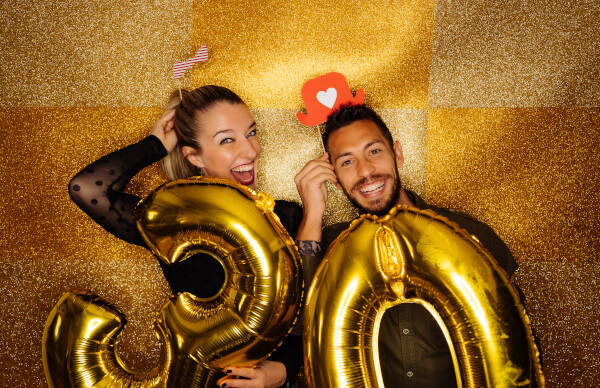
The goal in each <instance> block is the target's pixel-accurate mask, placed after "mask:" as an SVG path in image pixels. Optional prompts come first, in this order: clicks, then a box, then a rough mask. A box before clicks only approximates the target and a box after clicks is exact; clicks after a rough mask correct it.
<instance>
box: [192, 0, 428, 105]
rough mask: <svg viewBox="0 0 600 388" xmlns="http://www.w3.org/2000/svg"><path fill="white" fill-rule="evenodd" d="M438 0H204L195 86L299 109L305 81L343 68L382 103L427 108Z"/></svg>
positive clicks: (198, 17) (197, 16)
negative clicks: (203, 55) (202, 48)
mask: <svg viewBox="0 0 600 388" xmlns="http://www.w3.org/2000/svg"><path fill="white" fill-rule="evenodd" d="M432 29H433V2H432V1H425V0H410V1H391V2H385V4H383V3H377V2H357V1H352V0H341V1H336V2H323V1H286V0H269V1H263V0H250V1H244V2H241V1H233V0H226V1H219V2H198V3H196V4H195V7H194V31H193V36H194V40H195V42H197V44H198V45H199V44H200V43H206V44H207V46H208V48H209V57H210V59H209V62H208V63H207V64H204V65H201V66H197V67H195V68H194V69H193V80H194V84H196V85H203V84H211V83H213V84H217V85H224V86H227V87H230V88H231V89H232V90H234V91H236V92H238V93H239V94H240V96H241V97H242V98H243V99H244V100H245V101H247V102H248V104H249V105H250V106H251V107H253V108H291V109H300V108H302V107H303V105H304V104H303V102H302V99H301V95H300V89H301V88H302V85H303V84H304V82H306V81H307V80H309V79H311V78H314V77H317V76H319V75H322V74H325V73H329V72H331V71H337V72H340V73H342V74H344V75H345V76H346V77H347V79H348V82H349V84H350V87H351V88H352V89H359V88H365V90H366V93H367V102H368V103H369V104H371V105H373V106H376V107H383V108H398V107H416V108H425V107H426V106H427V98H428V94H427V93H428V87H429V64H430V57H431V40H432Z"/></svg>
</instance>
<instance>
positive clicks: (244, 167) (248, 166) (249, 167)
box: [231, 163, 254, 172]
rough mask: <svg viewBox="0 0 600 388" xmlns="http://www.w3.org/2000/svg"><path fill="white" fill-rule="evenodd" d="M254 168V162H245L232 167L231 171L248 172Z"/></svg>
mask: <svg viewBox="0 0 600 388" xmlns="http://www.w3.org/2000/svg"><path fill="white" fill-rule="evenodd" d="M253 168H254V165H253V164H252V163H250V164H244V165H242V166H237V167H234V168H232V169H231V171H233V172H246V171H252V169H253Z"/></svg>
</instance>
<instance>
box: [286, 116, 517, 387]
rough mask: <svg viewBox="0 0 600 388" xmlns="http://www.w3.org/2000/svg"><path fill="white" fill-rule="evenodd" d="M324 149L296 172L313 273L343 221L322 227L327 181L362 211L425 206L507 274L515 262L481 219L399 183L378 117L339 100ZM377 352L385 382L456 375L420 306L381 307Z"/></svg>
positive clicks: (443, 383) (397, 159)
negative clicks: (485, 251)
mask: <svg viewBox="0 0 600 388" xmlns="http://www.w3.org/2000/svg"><path fill="white" fill-rule="evenodd" d="M323 144H324V146H325V150H326V153H325V154H324V155H323V156H322V157H320V158H318V159H315V160H312V161H310V162H308V163H307V164H306V166H305V167H304V168H303V169H302V171H300V173H298V175H297V176H296V178H295V182H296V186H297V188H298V192H299V193H300V197H301V199H302V203H303V206H304V215H303V220H302V222H301V224H300V228H299V230H298V233H297V236H296V239H297V245H298V247H299V250H300V253H301V255H302V256H303V265H304V266H305V277H306V279H305V281H306V282H307V284H308V283H309V282H310V280H311V279H312V275H313V274H314V270H315V269H316V267H317V265H318V264H319V262H320V260H321V258H322V255H323V252H324V251H325V248H326V247H327V246H328V245H329V244H330V243H331V242H332V241H333V240H334V239H335V237H336V236H337V235H338V234H339V233H340V232H341V231H342V230H344V229H346V228H347V226H348V223H343V224H338V225H333V226H332V227H330V228H327V229H325V231H323V232H322V218H323V213H324V211H325V206H326V201H327V188H326V186H325V184H326V182H327V181H329V182H331V183H333V184H334V185H336V187H338V188H340V189H342V190H343V191H344V193H345V194H346V196H347V197H348V198H349V199H350V201H351V202H352V203H353V204H354V205H355V206H357V207H358V208H359V210H360V211H361V212H362V213H371V214H376V215H383V214H386V213H387V212H388V211H389V210H390V209H391V208H392V207H394V206H396V205H408V206H413V207H416V208H419V209H432V210H434V211H435V212H437V213H439V214H441V215H443V216H445V217H447V218H448V219H450V220H452V221H454V222H455V223H457V224H458V225H460V226H461V227H462V228H464V229H466V230H467V231H468V232H469V233H471V234H472V235H474V236H475V237H476V238H477V239H478V240H479V241H480V242H481V243H482V244H483V245H484V246H485V247H486V248H487V249H488V250H489V251H490V252H491V253H492V255H493V256H494V257H495V258H496V260H497V261H498V263H499V264H500V266H501V267H502V268H504V270H506V272H507V274H508V276H510V275H511V274H512V273H513V272H514V270H515V268H516V263H515V261H514V259H513V258H512V256H511V254H510V251H509V250H508V248H507V247H506V245H505V244H504V243H503V242H502V240H500V238H499V237H498V236H497V235H496V234H495V233H494V232H493V231H492V229H490V228H489V227H488V226H487V225H485V224H483V223H481V222H478V221H476V220H475V219H473V218H471V217H469V216H467V215H464V214H459V213H456V212H453V211H451V210H449V209H443V208H438V207H434V206H430V205H427V204H426V203H425V202H424V201H423V200H422V199H421V198H419V196H417V195H416V194H415V193H413V192H411V191H409V190H406V189H404V188H403V187H402V185H401V182H400V179H399V176H398V168H399V167H401V166H402V164H403V163H404V158H403V155H402V147H401V145H400V143H399V142H397V141H396V142H394V141H393V140H392V136H391V134H390V132H389V130H388V128H387V126H386V125H385V123H384V122H383V121H382V120H381V118H380V117H379V116H378V115H377V113H375V111H373V110H372V109H370V108H368V107H366V106H364V105H358V106H353V105H349V106H343V107H341V108H340V109H339V110H338V111H336V112H334V113H332V114H331V115H330V116H329V118H328V119H327V122H326V124H325V132H324V133H323ZM379 359H380V363H381V371H382V375H383V381H384V383H385V386H386V387H454V386H456V377H455V374H454V367H453V364H452V358H451V355H450V351H449V348H448V345H447V343H446V340H445V337H444V335H443V333H442V331H441V330H440V328H439V326H438V325H437V323H436V322H435V320H434V319H433V317H432V316H431V315H430V314H429V313H428V312H427V311H426V310H425V308H423V307H422V306H420V305H417V304H401V305H398V306H395V307H393V308H391V309H389V310H387V311H386V312H385V314H384V316H383V318H382V321H381V326H380V331H379Z"/></svg>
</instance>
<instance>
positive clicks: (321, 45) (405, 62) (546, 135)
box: [0, 0, 600, 387]
mask: <svg viewBox="0 0 600 388" xmlns="http://www.w3.org/2000/svg"><path fill="white" fill-rule="evenodd" d="M0 14H1V15H2V23H1V25H0V31H1V33H0V43H1V44H2V55H1V56H0V69H1V70H0V136H1V137H0V144H1V146H2V148H1V151H2V152H1V154H0V162H1V163H2V166H3V168H2V171H1V172H0V178H1V179H2V185H1V186H0V219H1V220H2V221H1V223H0V268H1V270H0V295H2V298H1V299H0V301H1V302H0V303H1V306H2V308H1V309H0V319H1V320H2V322H3V324H2V325H1V326H0V343H2V346H1V347H0V382H1V385H2V386H11V387H43V386H45V385H46V383H45V379H44V374H43V368H42V362H41V337H42V329H43V325H44V322H45V319H46V317H47V315H48V313H49V311H50V309H51V308H52V306H53V305H54V304H55V303H56V301H57V300H58V298H59V297H60V295H61V294H62V293H63V292H64V291H66V290H71V289H74V288H80V289H86V290H90V291H92V292H95V293H97V294H99V295H101V296H102V297H103V298H106V299H108V300H110V301H112V302H113V303H114V304H115V305H116V306H117V307H118V308H119V309H121V310H122V311H123V312H124V313H125V314H126V315H127V317H128V324H127V326H126V329H125V332H124V335H123V339H122V343H121V345H120V347H119V353H120V355H121V356H122V357H123V358H124V359H125V361H126V362H127V363H128V365H130V366H132V367H133V368H138V369H146V368H149V367H151V366H152V365H153V364H154V362H156V360H157V359H158V355H159V352H160V346H159V344H158V341H157V340H156V338H155V337H154V334H153V332H152V329H151V327H152V320H153V318H154V315H155V313H156V311H158V310H159V308H160V306H161V305H162V304H163V303H164V302H165V301H166V299H167V297H168V295H169V290H168V286H167V284H166V282H165V280H164V279H163V277H162V274H161V272H160V269H159V266H158V263H157V262H156V260H155V259H154V258H153V257H152V256H151V255H150V254H149V253H148V252H147V251H146V250H144V249H142V248H138V247H133V246H130V245H128V244H126V243H123V242H122V241H120V240H118V239H117V238H115V237H113V236H111V235H109V234H108V233H107V232H105V231H104V230H103V229H102V228H100V227H99V226H97V225H96V224H94V222H92V221H91V220H90V219H88V218H87V216H86V215H85V214H83V212H81V211H80V210H79V209H77V207H76V206H75V205H74V204H72V203H71V202H70V201H69V198H68V194H67V190H66V187H67V183H68V181H69V179H70V178H71V176H73V174H75V173H76V172H77V171H78V170H79V169H80V168H82V167H83V166H85V165H86V164H87V163H89V162H91V161H93V160H95V159H96V158H98V157H100V156H102V155H103V154H106V153H108V152H110V151H112V150H115V149H117V148H119V147H122V146H124V145H127V144H130V143H132V142H134V141H136V140H139V139H141V138H142V137H143V136H145V135H146V134H147V133H148V131H149V129H150V127H151V125H152V123H153V121H154V120H155V119H156V117H157V116H158V115H159V114H160V106H161V105H162V103H163V102H164V100H165V98H166V96H167V95H168V94H169V92H170V91H171V90H172V89H173V88H175V87H176V86H177V82H176V81H175V80H173V79H172V76H171V74H172V73H171V66H172V64H173V63H174V62H176V61H180V60H184V59H186V58H188V57H189V56H191V55H193V54H194V52H195V50H196V49H197V47H198V46H199V45H200V44H202V43H205V44H207V46H208V48H209V61H208V62H207V63H205V64H200V65H197V66H196V67H194V68H193V70H192V71H191V72H189V73H188V74H187V75H186V76H185V77H184V78H183V80H182V82H181V84H182V85H187V86H189V85H193V86H199V85H201V84H205V83H214V84H220V85H224V86H228V87H231V88H232V89H233V90H235V91H237V92H239V94H240V95H241V96H242V97H243V98H244V99H245V100H246V101H247V102H248V104H249V106H250V107H251V108H252V111H253V113H254V115H255V116H256V119H257V122H258V125H259V131H260V138H261V141H262V144H263V154H262V159H261V168H262V170H261V174H260V176H259V184H260V186H261V188H262V189H263V190H264V191H267V192H269V193H271V194H273V195H274V196H275V197H277V198H286V199H292V200H298V196H297V193H296V192H295V187H294V184H293V175H294V174H295V173H296V172H297V170H298V169H299V168H301V166H302V165H303V164H304V163H305V162H306V161H307V160H309V159H310V158H311V157H314V156H315V155H317V154H318V153H319V147H320V145H319V142H318V140H317V139H316V137H315V133H316V129H314V128H312V129H311V128H305V127H303V126H302V125H300V124H299V123H298V122H297V121H296V120H295V112H296V111H298V110H300V109H301V108H302V105H303V104H302V100H301V96H300V88H301V86H302V84H303V83H304V82H305V81H306V80H308V79H309V78H311V77H314V76H317V75H321V74H323V73H326V72H329V71H339V72H342V73H344V74H345V75H346V76H347V78H348V80H349V83H350V85H351V87H352V88H354V89H358V88H364V89H365V91H366V95H367V103H369V104H371V105H372V106H374V107H375V108H376V109H377V110H378V111H379V112H380V113H381V114H382V116H383V118H384V119H385V121H386V122H388V123H389V126H390V128H391V129H392V131H393V134H394V137H395V138H397V139H398V140H400V141H401V142H402V143H403V146H404V152H405V155H406V164H405V166H404V167H403V168H402V171H401V174H402V178H403V182H404V184H405V185H406V186H408V187H410V188H412V189H414V190H416V191H417V192H418V193H420V194H422V195H424V196H425V197H426V199H427V200H429V201H430V202H432V203H435V204H437V205H441V206H447V207H452V208H455V209H458V210H461V211H464V212H467V213H469V214H471V215H473V216H475V217H476V218H478V219H480V220H482V221H485V222H487V223H489V224H490V225H491V226H492V227H493V228H494V229H495V230H496V231H497V232H498V234H499V235H500V236H501V237H502V238H503V239H504V240H505V241H506V242H507V244H508V246H509V247H510V249H511V251H512V252H513V253H514V255H515V258H516V259H517V261H518V262H519V266H520V267H519V270H518V271H517V273H516V276H515V281H516V282H517V284H518V285H519V286H520V287H521V289H522V290H523V291H524V293H525V296H526V305H527V308H528V311H529V314H530V318H531V321H532V325H533V327H534V329H535V330H536V332H537V335H538V336H539V337H540V339H541V343H542V353H543V356H544V369H545V373H546V378H547V381H548V386H549V387H554V386H556V387H562V386H569V387H587V386H595V383H598V381H600V358H598V356H597V355H598V354H600V340H599V339H598V338H597V333H598V332H599V331H600V327H599V325H600V323H599V322H600V313H599V312H598V311H600V302H598V297H597V296H598V295H600V282H599V281H598V278H599V277H600V263H599V261H598V257H599V256H600V233H599V232H598V230H599V228H600V216H599V215H598V214H599V212H598V210H599V208H600V196H599V194H598V189H597V188H598V183H597V181H598V177H599V176H600V156H599V155H598V152H597V150H598V149H599V148H600V108H599V107H600V104H599V103H600V82H599V81H598V80H599V79H600V60H599V58H600V38H599V34H598V27H597V26H598V25H600V4H599V3H598V2H597V1H592V0H588V1H578V2H564V1H562V0H551V1H543V2H542V1H527V2H525V1H516V0H514V1H513V0H505V1H502V2H497V1H491V0H488V1H480V2H469V1H466V0H438V1H435V2H434V1H424V0H409V1H395V0H392V1H377V0H374V1H371V2H368V3H365V2H356V1H348V0H341V1H338V2H335V3H334V4H332V3H329V2H323V1H297V2H289V1H283V0H269V1H258V0H251V1H231V0H223V1H210V0H205V1H192V0H180V1H173V0H171V1H166V0H159V1H153V2H145V1H133V2H128V3H127V4H126V5H124V4H123V3H122V2H117V1H108V0H107V1H104V2H100V3H98V2H93V3H89V2H84V1H71V2H60V1H56V0H41V1H31V0H29V1H20V2H17V1H15V0H6V1H3V2H2V3H1V4H0ZM163 181H164V179H163V178H162V176H161V175H160V173H159V170H158V168H157V166H152V167H150V168H148V169H146V170H145V171H143V172H142V173H141V174H140V175H139V176H137V177H136V178H135V179H134V181H133V182H132V184H131V185H130V186H129V188H128V190H129V191H131V192H133V193H136V194H138V195H146V194H147V193H149V192H150V191H151V190H152V189H153V188H155V187H156V186H157V185H159V184H160V183H161V182H163ZM331 190H332V192H331V193H332V196H331V199H330V204H329V205H330V211H329V212H328V214H327V222H328V223H331V222H335V221H338V220H342V219H347V218H350V217H352V215H353V214H354V212H353V210H352V209H351V208H350V206H349V205H348V203H347V201H346V200H345V199H344V198H343V196H342V195H341V194H340V193H339V192H337V191H336V190H335V189H333V188H331Z"/></svg>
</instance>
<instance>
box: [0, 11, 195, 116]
mask: <svg viewBox="0 0 600 388" xmlns="http://www.w3.org/2000/svg"><path fill="white" fill-rule="evenodd" d="M192 4H193V1H192V0H158V1H152V2H147V1H139V0H138V1H133V2H129V3H127V5H126V6H123V4H122V3H121V2H120V1H116V0H109V1H106V0H105V1H103V2H102V3H94V2H88V1H85V0H74V1H69V2H63V1H55V0H40V1H38V0H36V1H31V0H26V1H16V0H7V1H2V3H0V14H2V24H3V26H2V27H0V31H1V32H0V44H1V45H2V55H1V56H0V68H1V69H2V71H1V73H0V74H1V76H0V77H1V78H2V82H0V105H1V106H35V107H40V106H47V107H57V106H59V107H61V106H63V107H64V106H80V107H81V106H161V105H162V104H164V102H165V100H166V98H167V96H168V93H169V92H170V91H171V90H173V89H176V88H177V85H178V84H181V85H186V84H189V82H190V78H189V76H188V77H184V78H182V80H181V82H177V81H175V79H174V78H173V72H172V68H173V64H174V63H175V62H177V61H181V60H184V59H186V58H188V57H189V56H191V55H193V54H194V49H195V48H196V47H195V43H196V42H192V37H191V30H192Z"/></svg>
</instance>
